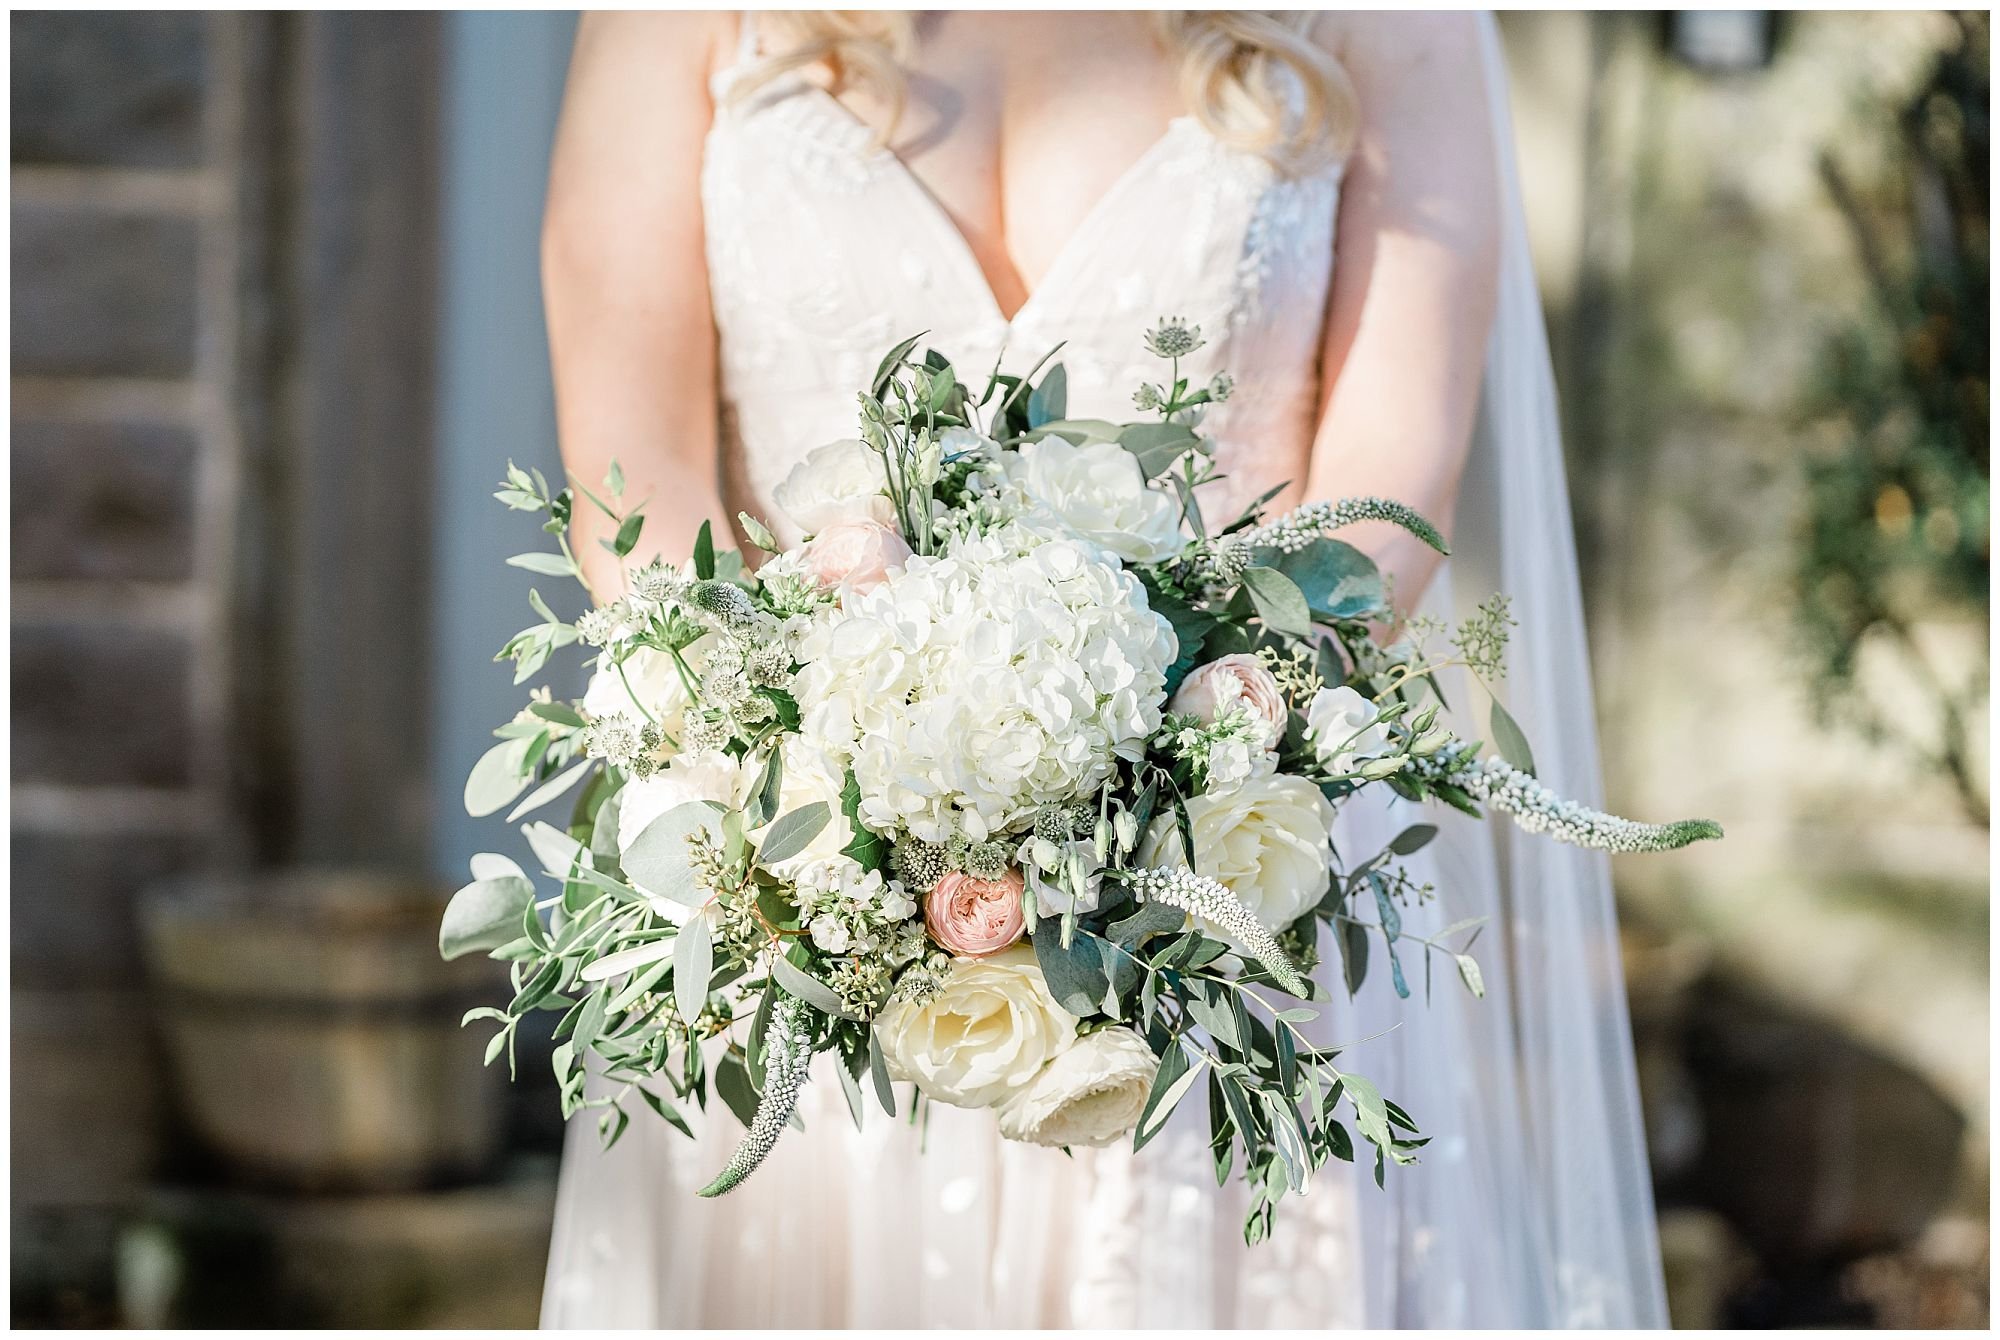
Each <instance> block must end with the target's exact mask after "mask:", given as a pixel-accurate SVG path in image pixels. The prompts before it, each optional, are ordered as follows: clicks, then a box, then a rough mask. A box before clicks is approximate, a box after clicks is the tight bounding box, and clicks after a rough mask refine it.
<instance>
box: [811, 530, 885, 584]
mask: <svg viewBox="0 0 2000 1340" xmlns="http://www.w3.org/2000/svg"><path fill="white" fill-rule="evenodd" d="M909 556H910V546H909V545H908V544H906V543H905V542H904V540H903V537H902V536H900V535H898V534H897V533H896V532H895V531H893V530H891V529H890V528H889V527H887V526H885V525H883V524H882V523H881V522H879V521H843V522H841V523H840V524H838V525H834V526H828V527H827V528H826V529H825V530H823V531H821V532H820V533H819V534H817V535H815V536H813V537H812V539H810V540H808V541H806V547H805V560H806V567H807V569H809V570H810V571H811V572H812V575H813V580H814V581H816V582H818V583H819V585H820V589H821V590H823V591H831V590H834V589H835V588H836V587H842V586H845V587H847V588H849V589H850V590H855V591H872V590H874V589H875V588H876V587H878V586H880V585H881V584H882V583H883V582H884V581H885V580H887V579H888V576H889V569H891V568H899V567H901V566H902V565H903V563H904V561H905V560H906V559H908V558H909Z"/></svg>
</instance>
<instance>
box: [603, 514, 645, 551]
mask: <svg viewBox="0 0 2000 1340" xmlns="http://www.w3.org/2000/svg"><path fill="white" fill-rule="evenodd" d="M645 524H646V518H645V517H643V516H641V515H639V513H637V512H634V513H632V515H630V516H628V517H626V518H625V519H624V520H623V521H621V522H619V523H618V538H617V539H615V540H613V541H612V542H611V552H612V553H614V554H616V555H618V557H620V558H623V557H625V555H627V554H629V553H631V552H632V549H633V546H635V545H637V544H638V543H639V532H640V530H641V529H643V528H644V527H645Z"/></svg>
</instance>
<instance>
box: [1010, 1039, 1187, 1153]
mask: <svg viewBox="0 0 2000 1340" xmlns="http://www.w3.org/2000/svg"><path fill="white" fill-rule="evenodd" d="M1159 1069H1160V1060H1159V1058H1158V1057H1157V1056H1154V1055H1153V1049H1152V1048H1151V1047H1148V1046H1147V1045H1146V1040H1145V1039H1144V1038H1142V1037H1140V1036H1139V1035H1138V1034H1137V1033H1135V1032H1133V1031H1132V1030H1131V1029H1129V1028H1100V1029H1098V1030H1097V1031H1096V1032H1095V1033H1090V1034H1086V1035H1085V1036H1083V1037H1081V1038H1078V1039H1077V1041H1076V1045H1075V1046H1073V1047H1070V1048H1068V1049H1067V1050H1065V1051H1063V1052H1061V1053H1060V1054H1059V1055H1057V1057H1056V1058H1055V1059H1054V1060H1053V1061H1050V1062H1049V1063H1048V1064H1047V1065H1046V1066H1044V1067H1042V1072H1041V1073H1040V1074H1039V1075H1037V1076H1035V1078H1034V1081H1033V1082H1032V1083H1031V1084H1029V1085H1028V1086H1027V1087H1026V1088H1025V1089H1022V1090H1021V1091H1020V1092H1019V1093H1017V1094H1015V1095H1014V1096H1013V1097H1012V1098H1011V1099H1009V1100H1008V1101H1007V1104H1006V1106H1004V1107H1002V1108H1001V1109H1000V1134H1002V1135H1003V1136H1005V1137H1007V1138H1008V1139H1009V1140H1025V1141H1027V1142H1028V1143H1029V1144H1036V1145H1049V1146H1053V1147H1065V1146H1075V1145H1087V1146H1091V1147H1102V1146H1104V1145H1108V1144H1112V1143H1114V1142H1116V1141H1117V1140H1119V1139H1121V1138H1123V1137H1124V1136H1125V1135H1127V1134H1129V1133H1130V1132H1131V1130H1132V1128H1133V1127H1134V1126H1137V1125H1138V1124H1139V1114H1140V1113H1141V1112H1143V1111H1144V1110H1145V1108H1146V1095H1147V1094H1148V1093H1150V1092H1151V1091H1152V1088H1153V1076H1154V1075H1156V1074H1157V1073H1158V1072H1159Z"/></svg>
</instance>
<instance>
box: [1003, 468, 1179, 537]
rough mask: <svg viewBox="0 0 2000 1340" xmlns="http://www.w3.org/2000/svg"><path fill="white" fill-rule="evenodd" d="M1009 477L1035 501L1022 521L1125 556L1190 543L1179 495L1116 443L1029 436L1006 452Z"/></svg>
mask: <svg viewBox="0 0 2000 1340" xmlns="http://www.w3.org/2000/svg"><path fill="white" fill-rule="evenodd" d="M1000 468H1001V469H1002V470H1003V471H1004V472H1005V474H1006V477H1007V482H1008V483H1009V484H1011V485H1013V486H1014V488H1016V489H1018V490H1019V491H1020V493H1021V494H1022V495H1023V496H1024V497H1025V499H1026V501H1027V503H1028V504H1029V505H1028V506H1027V507H1026V508H1025V509H1023V511H1022V513H1021V519H1022V521H1023V522H1024V523H1025V524H1027V525H1030V526H1033V527H1035V528H1037V529H1039V530H1042V531H1044V532H1046V533H1050V534H1057V535H1065V536H1069V537H1073V538H1076V539H1081V540H1088V541H1090V542H1091V543H1092V544H1097V545H1102V546H1103V547H1104V548H1106V549H1108V550H1110V551H1111V552H1112V553H1114V554H1116V555H1118V557H1120V558H1122V559H1124V560H1125V561H1126V562H1127V563H1163V562H1165V561H1166V560H1167V559H1170V558H1172V557H1173V556H1174V555H1175V554H1178V553H1179V552H1180V551H1181V548H1182V547H1183V546H1184V545H1185V544H1186V543H1187V540H1186V537H1185V536H1183V535H1182V534H1181V505H1180V501H1179V499H1178V498H1176V497H1174V496H1173V495H1172V494H1169V493H1165V492H1163V491H1161V490H1159V489H1156V488H1153V487H1152V486H1150V485H1149V484H1147V482H1146V476H1145V475H1144V473H1142V472H1141V471H1140V469H1139V462H1138V461H1137V460H1136V459H1134V458H1133V456H1132V453H1131V452H1129V451H1127V450H1125V448H1123V447H1121V446H1119V445H1118V444H1117V443H1115V442H1092V443H1088V444H1086V445H1084V446H1080V447H1079V446H1072V445H1071V444H1070V443H1069V442H1067V441H1065V440H1064V439H1063V438H1060V437H1045V438H1043V439H1042V440H1040V441H1039V442H1024V443H1022V444H1021V448H1020V450H1019V451H1011V452H1006V453H1004V454H1002V456H1001V457H1000Z"/></svg>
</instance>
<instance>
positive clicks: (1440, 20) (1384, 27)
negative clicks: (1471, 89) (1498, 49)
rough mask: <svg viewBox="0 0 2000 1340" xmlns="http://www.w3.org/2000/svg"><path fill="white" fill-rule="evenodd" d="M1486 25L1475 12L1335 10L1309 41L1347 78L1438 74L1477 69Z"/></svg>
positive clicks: (1319, 23) (1325, 15) (1315, 27)
mask: <svg viewBox="0 0 2000 1340" xmlns="http://www.w3.org/2000/svg"><path fill="white" fill-rule="evenodd" d="M1488 22H1489V20H1488V19H1487V17H1486V16H1485V15H1484V14H1482V13H1480V12H1478V11H1476V10H1451V11H1434V12H1427V13H1423V12H1414V11H1408V10H1336V11H1328V12H1325V13H1323V14H1321V15H1320V17H1319V19H1318V21H1317V22H1316V23H1314V24H1313V27H1312V38H1313V40H1314V41H1315V42H1317V43H1318V44H1319V45H1320V46H1321V47H1323V48H1324V49H1325V50H1327V51H1328V52H1330V53H1331V54H1332V55H1333V56H1334V57H1336V58H1337V59H1338V60H1340V62H1341V63H1342V64H1343V65H1346V66H1348V67H1349V72H1350V74H1356V75H1358V74H1359V73H1361V72H1362V71H1366V72H1368V73H1371V74H1376V75H1381V74H1389V73H1394V74H1409V73H1416V72H1420V71H1421V72H1439V73H1442V72H1445V71H1449V70H1454V69H1459V68H1462V67H1464V66H1465V65H1466V64H1467V63H1468V62H1469V63H1471V64H1472V65H1474V66H1476V65H1477V63H1478V61H1479V58H1480V52H1479V44H1480V37H1481V33H1482V31H1483V28H1484V26H1485V24H1486V23H1488Z"/></svg>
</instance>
